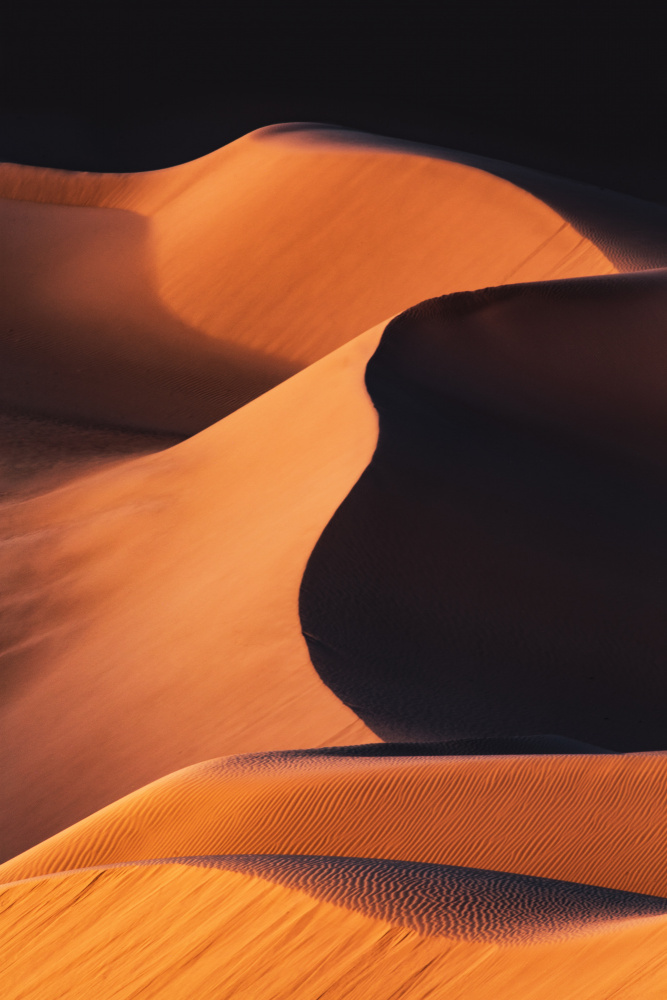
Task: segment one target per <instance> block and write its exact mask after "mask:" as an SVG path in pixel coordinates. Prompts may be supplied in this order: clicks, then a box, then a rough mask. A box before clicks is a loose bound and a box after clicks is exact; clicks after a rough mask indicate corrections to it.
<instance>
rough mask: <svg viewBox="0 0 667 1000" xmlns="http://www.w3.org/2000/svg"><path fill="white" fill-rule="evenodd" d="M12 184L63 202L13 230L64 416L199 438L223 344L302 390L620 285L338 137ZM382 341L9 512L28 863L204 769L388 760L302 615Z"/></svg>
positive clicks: (20, 800)
mask: <svg viewBox="0 0 667 1000" xmlns="http://www.w3.org/2000/svg"><path fill="white" fill-rule="evenodd" d="M4 183H5V193H7V194H12V195H14V196H18V198H19V199H25V198H29V197H32V198H38V197H39V198H41V199H42V200H43V201H46V200H48V201H49V204H43V203H41V204H40V203H37V202H28V201H22V200H14V201H10V202H6V203H5V209H6V211H7V213H8V217H9V218H10V219H11V222H12V229H11V231H12V232H15V233H16V234H17V238H16V239H15V240H14V241H13V242H11V243H7V245H6V249H5V260H6V263H7V268H6V270H5V275H6V280H7V283H8V302H9V303H10V305H9V306H7V308H8V309H10V312H11V316H10V314H9V313H8V316H7V320H8V323H9V320H10V319H11V323H12V324H13V325H12V329H13V330H14V333H15V334H17V335H16V336H13V339H9V340H8V344H9V347H8V350H9V359H10V364H9V365H8V366H7V367H6V368H5V371H7V372H9V371H10V370H11V371H13V372H14V376H16V373H17V372H19V373H20V375H21V380H20V381H17V380H16V379H15V378H14V376H13V377H12V378H13V380H12V381H11V382H8V385H10V384H11V385H12V386H13V385H21V386H23V390H22V391H24V394H26V398H27V399H28V400H29V399H30V398H31V397H30V393H33V394H34V395H33V397H32V398H34V399H38V400H39V401H40V402H41V404H42V406H43V407H45V408H46V409H47V411H48V412H49V413H50V414H52V415H56V416H57V415H60V416H62V414H63V411H65V412H66V414H67V415H69V416H72V415H73V414H74V415H78V416H79V417H86V418H88V419H90V418H94V419H98V420H99V419H107V420H108V419H110V418H111V417H113V418H114V420H115V422H120V423H123V422H127V421H130V422H131V423H133V424H134V425H135V426H136V425H139V426H145V425H147V424H148V425H150V426H153V427H155V426H158V427H160V429H162V430H166V429H170V430H174V429H176V428H180V429H181V430H182V429H184V428H185V429H187V428H188V426H189V427H191V426H192V420H194V417H193V416H192V414H193V413H195V412H197V413H199V416H198V417H197V419H196V420H195V424H197V422H199V423H201V419H202V417H203V416H205V414H204V413H203V411H201V410H197V406H198V405H199V404H198V402H197V401H201V399H202V398H204V399H210V397H209V396H207V395H206V391H205V386H204V387H203V384H202V382H201V379H200V378H199V375H197V372H196V371H195V368H197V366H199V368H197V371H200V372H201V373H203V375H202V377H204V376H205V379H208V380H209V382H207V384H209V383H211V384H216V383H217V368H216V364H217V362H216V363H215V364H214V363H213V362H212V355H211V353H210V351H211V350H212V349H214V348H213V347H211V345H215V344H221V343H223V341H224V344H225V345H226V346H225V351H227V348H228V347H229V345H230V344H231V345H232V346H233V348H234V350H237V349H238V350H239V351H241V352H245V354H244V357H245V358H246V360H248V358H251V359H252V358H255V362H252V363H250V362H249V365H250V369H252V371H255V370H256V369H257V365H259V369H262V370H263V366H264V364H265V362H266V363H270V364H273V363H274V360H275V359H276V358H281V359H283V360H284V359H285V358H288V359H289V363H290V365H292V366H296V367H303V365H307V364H309V362H311V361H313V360H314V359H315V358H316V357H320V356H321V355H324V354H326V353H327V352H328V351H330V350H331V349H332V348H335V347H337V346H338V345H339V344H341V343H344V342H345V341H350V338H352V337H354V336H355V335H356V334H360V333H362V332H363V331H364V329H366V328H367V327H368V326H369V325H370V324H371V323H372V322H374V321H377V320H382V319H383V318H384V319H386V318H387V317H388V316H390V315H391V314H392V312H395V311H397V310H399V309H401V308H403V307H404V306H405V305H408V304H410V303H411V302H413V301H415V300H416V299H420V298H423V297H424V295H425V294H429V293H430V292H432V291H438V292H441V291H443V290H444V291H447V290H454V289H460V288H471V287H476V286H479V285H488V284H495V283H498V282H504V281H515V280H519V279H521V278H524V279H526V280H531V279H537V278H541V277H558V276H561V275H563V276H565V275H578V274H585V273H590V272H594V273H609V272H610V271H612V270H613V267H612V265H611V264H610V263H609V261H608V260H607V259H606V257H604V256H603V254H602V253H601V252H600V251H599V250H598V249H597V248H596V247H594V246H593V245H592V244H591V243H589V242H588V241H587V240H585V239H582V238H581V237H580V235H579V234H578V233H577V232H576V231H575V230H574V229H573V228H572V227H571V226H570V225H568V224H567V223H565V222H563V220H562V219H561V218H560V217H559V216H558V215H556V213H555V212H553V211H552V210H551V209H549V208H547V207H546V206H545V205H543V204H542V203H540V202H539V201H537V200H536V199H535V198H533V197H531V196H530V195H527V194H526V193H525V192H523V191H521V190H520V189H518V188H515V187H513V186H512V185H511V184H509V183H507V182H505V181H502V180H499V179H498V178H495V177H491V176H490V175H487V174H484V173H482V172H481V171H479V170H476V169H473V168H470V167H465V166H461V165H460V164H450V163H447V162H446V161H442V160H437V159H434V158H432V157H428V156H425V155H423V154H421V153H420V154H415V153H412V152H405V151H396V150H387V149H385V148H383V147H382V145H381V144H378V145H377V147H374V146H373V144H372V142H369V141H367V140H365V141H364V143H361V144H360V145H357V146H351V147H349V148H342V149H341V147H340V146H339V145H336V144H335V143H333V142H332V141H331V140H330V138H329V136H328V134H327V132H326V130H324V131H321V130H320V131H317V130H308V129H306V130H299V129H298V128H297V129H289V128H287V129H282V128H275V129H267V130H261V131H260V132H259V133H254V134H253V135H251V136H248V137H246V138H245V139H243V140H239V141H238V142H237V143H233V144H232V145H231V146H229V147H226V148H225V149H223V150H220V151H219V152H218V153H215V154H211V156H209V157H204V158H203V159H202V160H199V161H196V162H195V163H193V164H185V165H184V166H182V167H175V168H173V169H171V170H166V171H158V172H156V173H152V174H139V175H135V176H129V177H125V178H123V177H120V178H117V177H114V176H95V175H92V176H89V175H70V174H66V173H62V172H57V171H52V172H48V171H47V172H46V173H45V172H44V171H40V170H34V169H32V168H12V167H8V168H6V172H5V177H4ZM58 201H59V202H60V204H52V202H58ZM72 203H75V204H72ZM99 206H101V207H99ZM145 246H149V247H150V254H149V256H148V257H147V256H146V254H145V253H144V250H143V249H141V247H145ZM133 247H134V248H135V249H136V248H139V249H136V253H135V250H133V249H132V248H133ZM140 250H141V252H140ZM137 255H138V256H137ZM126 316H129V318H130V320H131V322H132V324H133V325H131V326H128V325H127V323H126V322H125V317H126ZM12 317H15V318H12ZM19 320H20V321H21V322H19ZM167 320H168V321H167ZM142 324H143V325H142ZM183 324H185V325H186V326H187V329H188V330H189V331H191V332H192V331H193V330H194V331H195V333H194V334H192V333H191V332H190V333H187V335H186V333H183V336H181V334H180V333H179V330H180V331H181V332H182V331H183V329H184V326H183ZM383 325H384V324H382V323H381V324H380V325H379V326H377V328H375V329H374V332H371V333H369V334H367V335H365V337H364V338H362V339H360V340H358V341H356V342H355V343H354V344H350V345H349V346H348V347H347V348H343V349H342V351H341V353H339V354H337V355H331V356H330V357H329V359H328V360H325V361H323V362H322V363H321V364H320V366H319V367H317V366H316V367H314V368H312V369H310V370H309V371H307V372H304V373H303V374H302V375H300V376H298V377H295V378H294V379H293V380H291V381H289V382H287V383H285V384H284V385H283V386H282V387H280V388H277V389H276V390H275V391H273V392H271V393H269V394H267V395H265V396H263V397H262V398H261V399H260V400H258V401H256V402H254V403H252V404H251V405H250V406H249V407H247V408H244V409H241V410H239V411H237V413H236V414H235V415H233V416H231V417H230V418H228V419H226V420H224V421H222V422H220V423H217V424H215V425H214V426H212V427H211V428H210V429H208V430H207V431H205V432H204V433H203V434H201V435H199V436H197V437H194V438H192V439H191V440H189V441H187V442H185V443H183V444H181V445H178V446H177V447H175V448H172V449H169V450H167V451H163V452H162V453H161V454H160V455H155V456H152V457H147V458H140V459H136V460H131V461H124V462H119V463H115V464H112V467H110V468H109V469H108V471H106V472H104V473H102V474H100V475H98V476H95V477H92V478H84V479H77V480H76V481H74V482H72V485H71V486H69V487H65V488H62V489H61V490H59V491H56V492H52V493H49V494H48V495H45V496H44V497H42V498H41V499H33V500H32V501H30V502H29V503H26V504H23V503H21V504H18V505H16V504H14V505H11V506H9V507H7V508H6V510H5V512H4V522H3V523H4V527H3V529H2V530H3V537H4V539H5V541H6V545H7V546H8V548H7V551H8V552H11V554H12V558H11V561H8V563H7V566H8V569H7V572H8V573H9V574H10V576H9V579H8V580H7V583H6V585H5V588H4V590H5V593H7V594H10V595H11V597H10V599H9V605H8V608H7V621H8V627H7V631H6V638H5V641H6V643H7V647H6V648H7V652H6V662H7V663H8V666H7V672H6V677H7V682H6V683H7V689H8V693H7V697H6V700H5V703H4V708H3V725H2V731H3V740H4V741H5V742H4V746H5V747H6V752H7V753H8V754H10V756H11V759H12V760H13V761H14V764H13V766H12V770H11V774H10V776H9V778H8V781H7V782H5V784H4V788H3V794H4V796H5V797H4V799H3V806H4V808H5V809H6V810H7V811H6V812H5V813H4V814H5V815H6V816H8V817H10V819H9V828H8V829H7V831H6V832H5V833H4V835H3V836H4V838H6V839H4V841H3V845H4V846H3V853H4V856H5V857H7V856H10V855H11V854H15V853H17V852H18V851H20V850H22V849H24V848H25V847H28V846H30V844H31V843H35V842H36V841H38V840H40V839H42V838H43V837H45V836H48V835H50V834H52V833H54V832H55V831H56V830H57V829H60V828H62V827H64V826H66V825H68V824H69V823H71V822H74V821H75V820H77V819H80V818H82V817H83V816H85V815H86V814H87V813H89V812H91V811H93V810H94V809H96V808H99V807H100V806H102V805H104V804H106V803H107V802H110V801H112V800H113V799H114V798H117V797H118V796H120V795H122V794H124V793H126V792H128V791H130V790H132V789H133V788H136V787H138V786H139V785H141V784H143V783H145V782H146V781H149V780H151V779H154V778H157V777H159V776H160V775H162V774H165V773H168V772H170V771H172V770H174V769H176V768H178V767H180V766H184V765H186V764H190V763H192V762H193V761H197V760H201V759H205V758H208V757H212V756H218V755H219V754H220V753H239V752H248V751H255V750H264V749H281V748H283V747H289V746H298V745H301V746H304V745H317V744H322V743H326V742H330V741H331V740H338V741H339V742H358V741H359V740H361V739H364V738H368V739H370V738H371V736H370V734H369V733H368V731H367V730H365V729H364V728H363V727H362V728H357V729H356V730H355V731H354V732H353V731H352V730H349V729H348V727H349V726H350V725H351V724H352V723H353V720H354V716H353V715H352V714H351V713H350V712H349V711H347V710H346V709H345V708H343V707H342V706H341V705H340V704H339V702H338V701H337V700H336V699H334V698H333V696H332V695H331V694H330V693H329V692H328V691H327V690H326V688H324V686H322V685H319V686H318V682H317V680H316V678H315V677H314V675H313V672H312V668H311V667H310V664H309V661H308V657H307V652H306V649H305V645H304V643H303V640H302V638H301V635H300V626H299V621H298V615H297V610H296V608H297V598H298V588H299V582H300V578H301V575H302V573H303V568H304V566H305V564H306V561H307V559H308V556H309V554H310V552H311V551H312V549H313V547H314V545H315V542H316V541H317V538H318V536H319V534H320V533H321V531H322V529H323V528H324V526H325V525H326V523H327V521H328V520H329V518H330V517H331V515H332V514H333V512H334V511H335V509H336V507H337V506H338V505H339V503H340V502H341V501H342V500H343V499H344V497H345V496H346V494H347V493H348V492H349V490H350V489H351V487H352V486H353V484H354V482H355V481H356V480H357V479H358V477H359V476H360V474H361V472H362V471H363V469H364V467H365V466H366V465H367V464H368V462H369V460H370V457H371V455H372V452H373V448H374V446H375V441H376V434H377V421H376V415H375V411H374V409H373V407H372V405H371V403H370V401H369V399H368V396H367V394H366V391H365V388H364V385H363V375H364V368H365V364H366V362H367V360H368V358H369V356H370V354H371V353H372V351H373V350H374V348H375V346H376V344H377V341H378V338H379V336H380V333H381V330H382V327H383ZM202 344H203V345H204V346H203V347H202V346H201V345H202ZM42 348H43V349H42ZM230 349H231V348H230ZM174 352H175V353H174ZM253 352H255V353H254V354H253ZM257 352H259V354H257ZM186 356H187V358H188V359H189V360H188V364H189V365H190V364H192V365H194V366H195V368H192V367H190V368H188V370H187V372H184V371H183V370H182V368H181V367H179V365H180V362H179V361H178V359H179V358H182V357H186ZM227 356H228V352H227V355H226V356H225V357H227ZM170 357H171V358H172V359H176V360H175V362H174V364H175V368H174V369H173V370H174V371H175V373H176V374H175V375H174V378H176V382H173V381H170V379H171V376H170V375H169V372H168V371H167V368H165V365H167V367H168V365H169V364H171V361H168V359H169V358H170ZM221 357H222V356H221ZM267 358H269V361H266V359H267ZM165 359H167V360H165ZM257 359H259V360H258V361H257ZM270 359H274V360H273V361H272V360H270ZM61 362H62V364H61ZM79 362H80V363H79ZM244 363H245V362H244ZM221 364H222V366H223V368H225V371H227V369H226V365H227V362H226V360H225V359H224V358H223V359H222V361H221ZM253 365H254V367H253ZM12 366H14V367H13V368H12ZM63 366H64V367H63ZM170 370H171V369H170ZM281 377H282V376H281ZM225 378H226V375H225V376H224V377H222V384H223V390H222V395H223V396H224V397H225V398H226V399H227V403H228V404H229V406H234V405H237V404H238V397H236V396H234V395H233V393H232V394H231V395H230V394H229V391H228V390H229V386H228V385H227V383H225V381H224V379H225ZM184 386H185V388H184ZM225 386H226V387H225ZM262 388H266V384H265V383H263V384H262V385H261V386H259V387H258V385H254V387H251V394H256V392H257V391H261V389H262ZM12 391H13V390H12ZM249 391H250V390H249ZM8 393H9V395H10V396H11V392H10V390H9V389H8ZM165 393H166V397H165ZM221 398H222V397H221ZM10 401H12V402H13V401H14V400H13V397H12V398H11V399H10ZM61 404H62V405H61ZM191 404H192V407H194V409H193V408H192V407H191ZM206 405H208V404H206ZM216 405H217V404H216ZM225 405H227V404H225ZM123 408H126V409H123ZM149 410H150V411H151V412H152V413H156V414H162V415H163V416H164V415H165V414H167V415H168V418H167V417H166V416H165V419H164V420H162V417H160V419H158V418H157V417H156V419H155V420H153V419H152V418H150V419H149V416H148V415H147V414H148V411H149ZM223 410H224V407H223ZM142 413H143V417H142V416H141V414H142ZM188 413H189V414H190V416H189V417H187V419H186V418H185V417H184V419H183V420H181V416H182V415H184V414H188ZM179 414H180V415H181V416H179ZM208 416H209V417H210V411H208ZM191 418H192V419H191ZM161 421H162V422H161ZM188 422H189V423H188ZM278 678H282V679H280V680H279V679H278ZM288 678H290V680H288ZM313 692H319V693H317V694H315V693H313ZM313 699H320V701H317V702H316V701H314V700H313ZM316 704H317V705H319V706H321V707H316ZM324 705H326V706H328V708H324ZM251 706H252V707H251ZM321 712H324V714H325V717H326V718H327V721H326V722H324V721H323V720H322V719H320V713H321ZM355 725H357V726H358V725H359V724H358V723H355ZM343 732H345V735H344V736H340V734H341V733H343ZM37 733H39V739H36V738H35V734H37ZM35 774H39V775H40V779H39V781H37V782H36V781H34V778H33V776H34V775H35Z"/></svg>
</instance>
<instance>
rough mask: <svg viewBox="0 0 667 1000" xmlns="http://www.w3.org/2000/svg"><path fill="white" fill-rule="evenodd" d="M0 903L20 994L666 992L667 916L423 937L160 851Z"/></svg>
mask: <svg viewBox="0 0 667 1000" xmlns="http://www.w3.org/2000/svg"><path fill="white" fill-rule="evenodd" d="M396 888H397V886H396V883H395V882H394V883H393V884H392V885H390V886H387V889H388V890H389V893H391V892H392V891H393V892H395V891H396ZM0 907H3V908H7V909H6V912H7V913H8V914H9V913H11V916H12V923H13V933H12V934H11V935H9V936H8V937H7V938H6V943H7V944H8V945H9V947H8V948H7V950H6V953H5V958H4V959H3V966H4V968H3V973H4V991H5V996H7V997H8V998H11V1000H18V998H19V997H21V998H23V997H35V998H39V1000H47V998H48V1000H51V998H54V997H56V996H57V997H80V996H85V995H91V994H94V995H95V996H96V997H100V998H101V1000H106V998H111V997H117V998H130V997H134V996H137V995H138V994H139V993H140V995H141V996H146V997H165V998H166V997H169V998H174V997H191V996H193V994H196V995H197V996H198V997H211V998H216V1000H217V998H232V997H234V998H237V997H243V998H248V1000H251V998H252V1000H274V998H276V1000H277V998H278V997H288V996H289V997H298V998H299V1000H319V998H341V1000H342V998H348V997H354V998H359V1000H361V998H372V1000H389V997H396V996H405V997H410V998H411V1000H422V998H427V997H435V996H442V995H443V991H446V996H447V997H451V998H452V1000H463V998H465V1000H471V998H472V1000H487V998H488V997H489V996H497V997H508V998H509V997H516V996H517V995H518V996H522V997H527V998H530V1000H550V998H552V997H554V996H559V997H560V996H567V997H568V998H572V1000H598V998H599V1000H602V998H605V997H610V996H613V997H615V998H616V997H620V998H622V1000H635V998H637V997H639V996H641V997H642V998H644V1000H654V998H655V1000H658V998H659V997H662V996H663V995H664V972H663V968H664V962H663V955H664V949H665V943H666V935H667V922H666V919H665V917H661V916H656V917H650V916H649V917H640V918H639V919H637V918H635V919H632V918H631V919H626V920H622V919H621V920H613V921H601V922H599V923H598V924H597V925H595V924H593V925H591V927H590V928H589V929H588V930H587V933H585V934H584V935H582V933H581V930H580V931H579V933H574V934H572V935H571V936H569V937H565V938H562V937H559V936H555V937H554V938H552V939H547V940H545V941H543V942H539V943H535V944H532V945H528V946H526V945H525V944H524V945H521V944H515V945H514V946H512V945H509V946H508V945H506V944H505V945H504V944H503V943H502V942H497V941H494V940H488V939H487V940H481V941H475V940H473V941H469V940H461V939H460V938H459V939H458V940H457V939H456V938H453V939H452V938H447V937H442V936H437V935H434V936H429V935H428V934H424V933H422V934H420V933H418V932H416V931H415V930H411V929H406V928H405V927H401V926H394V925H392V924H391V923H390V922H388V921H385V920H382V919H378V918H373V917H372V916H369V915H366V914H365V913H363V911H361V912H360V911H359V909H355V908H352V907H346V908H343V907H341V906H340V905H335V904H334V903H332V902H329V901H327V900H325V899H321V898H318V897H317V896H316V895H315V896H313V895H312V894H311V893H307V892H304V891H299V890H298V889H295V888H291V887H289V886H285V885H281V884H276V883H275V882H272V881H270V880H267V879H262V878H258V877H256V876H255V877H253V876H252V875H250V874H245V873H240V872H234V871H224V870H223V871H220V870H216V869H215V868H202V867H199V866H196V867H195V866H190V865H188V866H185V865H164V864H158V865H149V866H145V867H131V868H123V869H115V870H113V869H112V870H107V871H88V872H81V873H77V874H73V875H69V876H66V877H64V878H63V877H57V878H51V879H43V880H39V881H36V882H32V883H23V884H19V885H16V886H14V887H10V888H4V889H2V890H0ZM9 908H11V909H9ZM56 914H57V919H54V916H55V915H56Z"/></svg>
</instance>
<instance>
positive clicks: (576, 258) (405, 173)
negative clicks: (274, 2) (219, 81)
mask: <svg viewBox="0 0 667 1000" xmlns="http://www.w3.org/2000/svg"><path fill="white" fill-rule="evenodd" d="M336 135H337V133H336V131H335V130H327V129H322V128H317V127H316V126H315V127H310V128H309V127H307V126H306V127H299V126H295V127H293V128H291V127H289V126H278V127H274V128H268V129H260V130H259V131H258V132H254V133H252V134H251V135H249V136H246V137H244V138H243V139H239V140H238V141H237V142H234V143H232V144H231V145H229V146H226V147H224V148H223V149H221V150H219V151H218V152H216V153H212V154H210V155H209V156H206V157H203V158H202V159H201V160H196V161H194V162H193V163H189V164H184V165H183V166H180V167H173V168H171V169H168V170H162V171H156V172H150V173H146V174H135V175H127V176H116V175H88V174H69V173H66V172H62V171H44V170H39V169H36V168H30V167H15V166H11V165H7V166H5V167H4V168H0V196H2V195H4V196H5V198H6V199H7V200H4V201H1V202H0V215H2V219H3V226H2V230H3V232H4V233H5V236H4V242H0V265H1V266H0V273H1V274H2V287H1V289H0V290H1V296H0V301H1V302H2V306H1V307H0V322H1V323H2V324H3V326H4V327H5V328H6V329H7V330H8V331H9V332H8V334H7V336H6V338H5V339H4V341H3V354H2V366H0V367H1V369H2V371H3V375H2V376H0V400H1V401H4V402H9V403H11V404H12V405H20V406H23V407H27V406H31V407H33V408H35V409H36V410H38V411H41V412H45V413H50V414H56V415H59V416H61V417H66V418H81V417H84V418H87V419H94V420H97V421H101V422H106V423H113V424H123V425H126V426H131V427H141V428H143V429H147V430H160V431H168V432H173V433H192V432H193V431H197V430H201V429H202V428H204V427H206V426H208V425H210V424H212V423H213V422H214V421H216V420H218V419H220V418H221V417H223V416H225V415H226V414H227V413H229V412H230V411H231V410H233V409H236V408H237V407H238V406H241V405H243V403H246V402H248V401H249V400H250V399H253V398H254V397H255V396H257V395H259V393H261V392H263V391H266V389H268V388H270V387H271V386H272V385H276V384H277V383H278V382H280V381H282V380H283V379H285V378H287V377H288V376H289V375H291V374H293V373H294V372H296V371H298V370H300V369H301V368H303V367H304V366H305V365H308V364H311V363H312V362H314V361H316V360H317V359H318V358H321V357H323V356H324V355H325V354H327V353H329V352H330V351H332V350H334V349H335V348H337V347H339V346H341V345H342V344H344V343H346V342H347V341H349V340H350V339H352V338H353V337H355V336H358V335H359V334H361V333H363V332H364V330H368V329H370V328H371V327H372V326H374V325H375V324H377V323H380V322H382V321H384V320H386V319H387V318H388V317H390V316H392V315H394V314H395V313H399V312H401V311H402V310H403V309H406V308H407V307H408V306H410V305H413V304H414V303H415V302H419V301H421V300H422V299H425V298H429V297H431V296H433V295H442V294H443V293H445V292H451V291H457V290H460V289H467V288H478V287H482V286H484V285H497V284H504V283H506V282H508V281H533V280H538V279H541V278H559V277H566V276H568V275H574V274H589V273H594V274H600V273H610V272H612V271H613V270H615V268H614V266H613V265H612V264H611V263H610V262H609V261H608V260H607V258H606V257H605V256H604V254H603V253H602V252H601V251H599V250H598V249H597V248H596V247H595V246H594V245H593V244H592V243H591V242H590V241H589V240H587V239H584V238H582V237H581V236H580V234H579V233H578V232H577V231H576V230H575V229H574V228H573V227H572V226H571V225H569V224H568V223H566V222H565V221H564V220H563V219H562V218H561V217H560V216H559V215H558V214H557V213H556V212H554V211H552V210H551V209H549V208H548V207H547V206H546V205H545V204H543V203H542V202H540V201H538V200H537V199H536V198H533V197H532V196H531V195H529V194H527V193H526V192H525V191H522V190H521V189H520V188H518V187H515V186H513V185H512V184H510V183H508V182H506V181H504V180H500V179H499V178H497V177H494V176H492V175H490V174H487V173H483V172H482V171H480V170H477V169H475V168H473V167H468V166H463V165H461V164H458V163H453V162H448V161H446V160H442V159H439V158H436V157H433V156H429V155H427V154H426V153H425V152H424V151H423V150H421V149H420V147H414V149H413V148H412V147H410V144H404V146H403V147H400V146H399V147H398V148H385V147H384V146H383V144H382V143H381V142H377V143H373V141H372V140H371V139H369V138H368V137H362V138H361V139H359V140H358V141H357V142H356V143H355V144H354V145H341V144H340V142H336V141H335V138H336ZM44 202H48V204H45V203H44ZM121 388H122V391H119V389H121Z"/></svg>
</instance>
